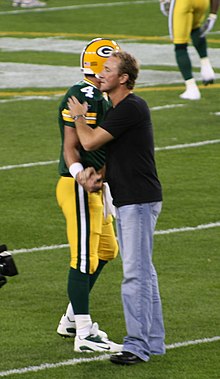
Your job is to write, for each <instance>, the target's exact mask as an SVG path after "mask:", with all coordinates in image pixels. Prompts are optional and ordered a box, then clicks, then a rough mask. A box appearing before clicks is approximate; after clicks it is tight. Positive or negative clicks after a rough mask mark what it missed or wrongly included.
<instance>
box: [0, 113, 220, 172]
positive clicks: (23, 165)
mask: <svg viewBox="0 0 220 379" xmlns="http://www.w3.org/2000/svg"><path fill="white" fill-rule="evenodd" d="M165 107H167V106H165ZM218 143H220V139H216V140H207V141H200V142H194V143H185V144H179V145H171V146H164V147H155V151H165V150H177V149H188V148H192V147H200V146H205V145H213V144H218ZM58 162H59V160H58V159H56V160H52V161H42V162H30V163H20V164H16V165H7V166H0V171H6V170H13V169H16V168H29V167H34V166H47V165H51V164H55V163H56V164H57V163H58Z"/></svg>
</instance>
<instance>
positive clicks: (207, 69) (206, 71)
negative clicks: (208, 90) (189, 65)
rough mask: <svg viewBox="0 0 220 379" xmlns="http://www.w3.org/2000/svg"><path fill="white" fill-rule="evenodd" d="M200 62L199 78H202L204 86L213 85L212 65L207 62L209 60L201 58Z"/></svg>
mask: <svg viewBox="0 0 220 379" xmlns="http://www.w3.org/2000/svg"><path fill="white" fill-rule="evenodd" d="M200 62H201V71H200V74H201V77H202V81H203V84H204V85H205V86H207V85H208V84H212V83H214V80H215V73H214V70H213V68H212V65H211V63H210V61H209V58H207V57H206V58H202V59H201V60H200Z"/></svg>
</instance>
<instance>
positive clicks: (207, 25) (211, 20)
mask: <svg viewBox="0 0 220 379" xmlns="http://www.w3.org/2000/svg"><path fill="white" fill-rule="evenodd" d="M216 20H217V14H215V13H210V14H209V16H208V18H207V19H206V21H205V22H204V24H203V25H202V26H201V28H200V37H205V35H206V34H207V33H209V32H210V30H212V28H213V26H214V24H215V21H216Z"/></svg>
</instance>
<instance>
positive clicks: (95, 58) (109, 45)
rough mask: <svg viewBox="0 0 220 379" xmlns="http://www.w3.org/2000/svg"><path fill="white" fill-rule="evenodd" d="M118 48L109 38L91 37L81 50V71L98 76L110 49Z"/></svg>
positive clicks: (110, 51) (109, 53)
mask: <svg viewBox="0 0 220 379" xmlns="http://www.w3.org/2000/svg"><path fill="white" fill-rule="evenodd" d="M114 50H116V51H118V50H120V47H119V46H118V44H117V43H116V42H115V41H113V40H110V39H105V38H96V39H93V40H92V41H91V42H90V43H89V44H88V45H87V46H86V47H85V48H84V49H83V51H82V54H81V58H80V63H81V71H82V72H83V73H84V74H85V75H95V76H98V75H99V74H100V72H101V71H102V70H103V64H104V63H105V61H106V59H108V58H109V56H110V55H111V53H112V51H114Z"/></svg>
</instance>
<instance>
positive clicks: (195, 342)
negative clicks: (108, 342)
mask: <svg viewBox="0 0 220 379" xmlns="http://www.w3.org/2000/svg"><path fill="white" fill-rule="evenodd" d="M216 341H220V336H215V337H211V338H202V339H197V340H191V341H184V342H176V343H173V344H171V345H166V349H167V350H170V349H177V348H180V347H187V346H191V345H200V344H203V343H211V342H216ZM107 359H109V354H104V355H100V356H98V357H93V358H74V359H68V360H67V361H62V362H57V363H42V364H41V365H39V366H28V367H24V368H19V369H12V370H6V371H0V377H5V376H9V375H13V374H26V373H28V372H37V371H43V370H47V369H51V368H58V367H63V366H74V365H77V364H80V363H90V362H100V361H105V360H107Z"/></svg>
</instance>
